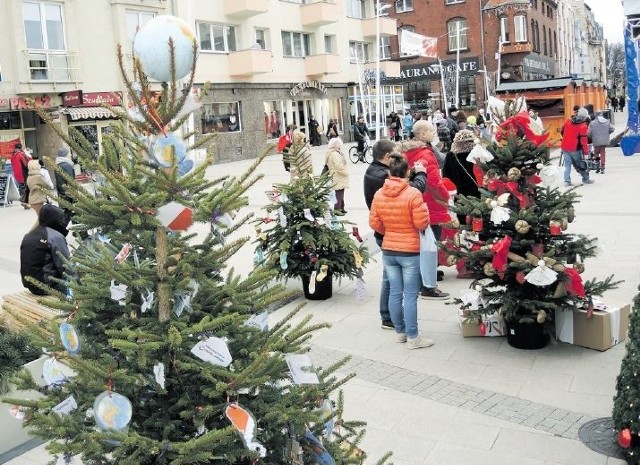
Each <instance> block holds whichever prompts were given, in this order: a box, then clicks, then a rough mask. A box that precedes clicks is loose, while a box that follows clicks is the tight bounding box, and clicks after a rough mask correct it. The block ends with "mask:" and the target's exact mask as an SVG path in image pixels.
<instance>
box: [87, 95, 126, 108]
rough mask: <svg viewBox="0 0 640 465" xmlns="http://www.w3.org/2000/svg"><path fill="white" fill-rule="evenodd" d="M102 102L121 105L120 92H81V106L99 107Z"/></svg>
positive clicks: (114, 105)
mask: <svg viewBox="0 0 640 465" xmlns="http://www.w3.org/2000/svg"><path fill="white" fill-rule="evenodd" d="M103 103H106V104H107V105H111V106H112V107H117V106H119V105H122V92H85V93H83V94H82V106H83V107H99V106H100V105H101V104H103Z"/></svg>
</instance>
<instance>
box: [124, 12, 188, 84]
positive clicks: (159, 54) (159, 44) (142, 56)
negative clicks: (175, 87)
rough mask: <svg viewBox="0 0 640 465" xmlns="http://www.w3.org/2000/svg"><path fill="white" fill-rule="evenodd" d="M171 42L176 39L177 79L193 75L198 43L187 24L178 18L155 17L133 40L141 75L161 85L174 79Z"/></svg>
mask: <svg viewBox="0 0 640 465" xmlns="http://www.w3.org/2000/svg"><path fill="white" fill-rule="evenodd" d="M169 39H173V44H174V49H175V53H174V59H175V72H176V75H175V79H180V78H183V77H185V76H186V75H188V74H189V73H190V72H191V68H192V67H193V58H194V57H193V44H194V42H195V40H196V36H195V34H194V32H193V30H192V29H191V27H190V26H189V25H188V24H187V23H186V22H185V21H183V20H181V19H180V18H176V17H175V16H169V15H160V16H156V17H155V18H153V19H150V20H149V21H147V23H146V24H145V25H144V26H142V28H140V30H139V31H138V33H137V34H136V36H135V38H134V39H133V54H134V55H135V57H136V58H137V59H138V60H139V61H140V66H141V67H142V71H144V73H145V74H146V75H147V76H149V77H150V78H153V79H155V80H157V81H160V82H169V81H171V80H172V78H173V77H172V76H171V51H170V49H169Z"/></svg>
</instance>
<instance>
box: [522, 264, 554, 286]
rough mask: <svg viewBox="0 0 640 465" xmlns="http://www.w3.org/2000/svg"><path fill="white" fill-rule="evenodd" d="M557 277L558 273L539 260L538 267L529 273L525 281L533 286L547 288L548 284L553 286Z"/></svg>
mask: <svg viewBox="0 0 640 465" xmlns="http://www.w3.org/2000/svg"><path fill="white" fill-rule="evenodd" d="M557 277H558V273H556V272H555V271H553V270H552V269H551V268H549V267H548V266H547V265H546V263H545V262H544V260H540V261H539V262H538V266H536V267H535V268H534V269H533V270H531V271H529V273H527V275H526V276H525V279H526V280H527V282H529V283H531V284H533V285H534V286H548V285H549V284H553V283H554V282H555V281H556V279H557Z"/></svg>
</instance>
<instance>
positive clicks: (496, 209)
mask: <svg viewBox="0 0 640 465" xmlns="http://www.w3.org/2000/svg"><path fill="white" fill-rule="evenodd" d="M509 195H511V194H509V193H508V192H505V193H504V194H500V195H499V196H498V197H496V199H495V200H492V201H491V202H490V203H489V206H490V207H491V222H492V223H493V224H494V225H496V226H498V225H500V224H502V223H504V222H505V221H507V220H508V219H509V218H510V217H511V210H509V209H508V208H505V207H504V206H505V205H506V204H507V202H508V201H509Z"/></svg>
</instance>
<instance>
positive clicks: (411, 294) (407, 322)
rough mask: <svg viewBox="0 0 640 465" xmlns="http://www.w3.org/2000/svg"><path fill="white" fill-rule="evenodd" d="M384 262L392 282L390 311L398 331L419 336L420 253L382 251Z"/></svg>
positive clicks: (409, 335) (410, 335)
mask: <svg viewBox="0 0 640 465" xmlns="http://www.w3.org/2000/svg"><path fill="white" fill-rule="evenodd" d="M382 263H383V264H384V269H385V271H386V272H387V277H388V278H389V284H390V295H389V313H390V314H391V321H392V322H393V326H395V329H396V333H406V334H407V337H408V338H414V337H418V292H419V291H420V286H421V285H422V278H421V277H420V255H417V254H416V255H410V256H400V255H388V254H385V253H384V252H383V253H382Z"/></svg>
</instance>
